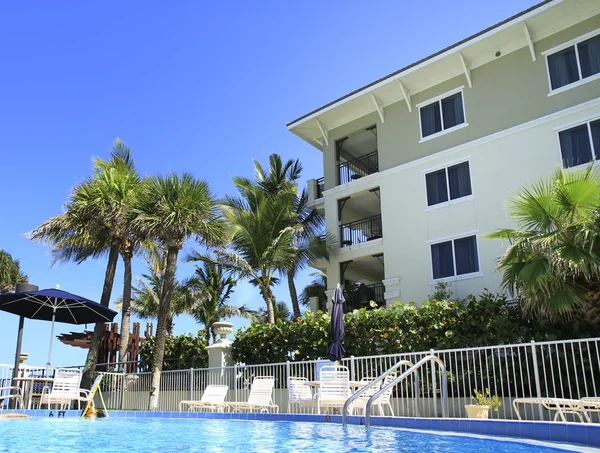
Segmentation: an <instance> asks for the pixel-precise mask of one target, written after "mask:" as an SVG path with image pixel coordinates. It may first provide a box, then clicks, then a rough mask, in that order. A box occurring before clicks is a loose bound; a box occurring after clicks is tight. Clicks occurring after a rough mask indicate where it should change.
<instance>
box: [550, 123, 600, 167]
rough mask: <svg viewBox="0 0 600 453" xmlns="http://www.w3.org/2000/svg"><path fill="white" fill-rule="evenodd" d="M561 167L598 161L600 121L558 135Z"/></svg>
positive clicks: (599, 156)
mask: <svg viewBox="0 0 600 453" xmlns="http://www.w3.org/2000/svg"><path fill="white" fill-rule="evenodd" d="M558 141H559V142H560V153H561V155H562V161H563V167H565V168H569V167H576V166H577V165H584V164H587V163H589V162H592V161H594V160H598V159H600V120H596V121H592V122H589V123H585V124H582V125H580V126H575V127H572V128H570V129H566V130H564V131H560V132H559V133H558Z"/></svg>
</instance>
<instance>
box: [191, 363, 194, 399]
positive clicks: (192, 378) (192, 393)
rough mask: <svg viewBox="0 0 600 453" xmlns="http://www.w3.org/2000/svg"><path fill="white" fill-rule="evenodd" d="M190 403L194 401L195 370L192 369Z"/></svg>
mask: <svg viewBox="0 0 600 453" xmlns="http://www.w3.org/2000/svg"><path fill="white" fill-rule="evenodd" d="M190 401H194V368H190Z"/></svg>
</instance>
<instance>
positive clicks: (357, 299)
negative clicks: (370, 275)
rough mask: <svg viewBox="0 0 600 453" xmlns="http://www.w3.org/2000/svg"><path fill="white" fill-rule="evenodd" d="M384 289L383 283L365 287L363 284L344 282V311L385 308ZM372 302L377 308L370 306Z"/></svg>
mask: <svg viewBox="0 0 600 453" xmlns="http://www.w3.org/2000/svg"><path fill="white" fill-rule="evenodd" d="M384 293H385V287H384V286H383V283H374V284H371V285H365V284H363V283H353V282H348V281H347V282H346V284H345V288H344V299H346V304H345V307H344V308H345V311H346V312H351V311H352V310H359V309H361V308H365V309H367V310H372V309H374V308H377V307H385V298H384V296H383V295H384ZM371 301H374V302H375V303H376V304H377V306H376V307H373V306H371Z"/></svg>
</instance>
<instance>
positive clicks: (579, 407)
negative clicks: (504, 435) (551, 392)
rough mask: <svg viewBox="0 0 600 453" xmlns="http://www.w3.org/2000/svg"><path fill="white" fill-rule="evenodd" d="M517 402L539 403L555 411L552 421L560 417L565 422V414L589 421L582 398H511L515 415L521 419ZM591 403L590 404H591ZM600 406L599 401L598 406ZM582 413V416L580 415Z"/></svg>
mask: <svg viewBox="0 0 600 453" xmlns="http://www.w3.org/2000/svg"><path fill="white" fill-rule="evenodd" d="M589 400H594V398H589ZM519 404H533V405H541V406H543V407H544V409H546V410H548V411H550V412H552V411H555V412H556V414H555V415H554V421H557V420H558V418H559V417H560V419H561V420H562V421H563V422H566V421H567V419H566V418H565V415H566V414H573V415H576V416H577V417H578V418H579V421H581V422H582V423H583V421H584V420H583V417H585V418H586V420H587V421H589V416H588V414H587V413H586V411H585V410H584V408H583V407H584V406H583V404H582V400H576V399H568V398H550V397H545V398H515V399H514V400H513V408H514V410H515V414H516V415H517V418H518V419H519V420H521V414H520V413H519V408H518V407H517V406H518V405H519ZM592 405H593V404H590V406H592ZM598 407H599V408H600V403H599V406H598ZM582 415H583V417H582Z"/></svg>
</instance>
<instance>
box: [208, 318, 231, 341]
mask: <svg viewBox="0 0 600 453" xmlns="http://www.w3.org/2000/svg"><path fill="white" fill-rule="evenodd" d="M212 327H213V329H214V330H215V334H217V335H220V336H221V338H220V339H219V341H220V340H224V339H225V338H226V337H227V335H228V334H230V333H231V332H233V324H231V323H230V322H215V323H214V324H213V325H212Z"/></svg>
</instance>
